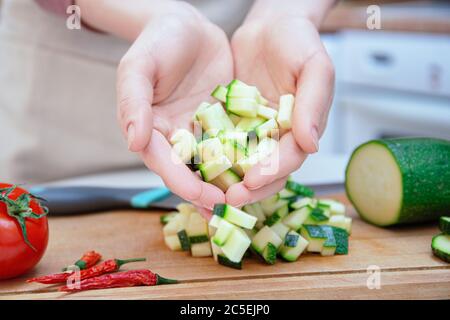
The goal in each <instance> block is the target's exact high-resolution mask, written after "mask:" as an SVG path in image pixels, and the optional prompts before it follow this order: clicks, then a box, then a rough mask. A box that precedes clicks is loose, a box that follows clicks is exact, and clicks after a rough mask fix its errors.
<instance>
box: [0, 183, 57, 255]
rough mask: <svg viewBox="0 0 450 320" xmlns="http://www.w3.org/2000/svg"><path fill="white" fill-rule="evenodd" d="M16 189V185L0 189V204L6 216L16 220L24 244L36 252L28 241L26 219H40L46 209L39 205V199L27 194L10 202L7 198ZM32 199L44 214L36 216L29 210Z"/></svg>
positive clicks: (46, 211) (46, 212) (45, 212)
mask: <svg viewBox="0 0 450 320" xmlns="http://www.w3.org/2000/svg"><path fill="white" fill-rule="evenodd" d="M16 188H17V185H13V186H11V187H9V188H2V189H0V202H3V203H5V205H6V210H7V212H8V215H9V216H10V217H13V218H15V219H16V220H17V223H18V224H19V226H20V229H21V231H22V235H23V238H24V241H25V243H26V244H27V245H28V246H29V247H30V248H31V249H32V250H33V251H36V248H35V247H34V246H33V245H32V244H31V243H30V241H29V239H28V235H27V226H26V218H31V219H41V218H43V217H45V216H46V215H47V214H48V209H47V208H46V207H44V206H41V205H40V203H39V199H38V198H37V197H35V196H33V195H31V194H29V193H23V194H21V195H20V196H19V197H18V198H17V199H15V200H12V199H11V198H9V197H8V196H9V195H10V194H11V193H13V192H14V190H15V189H16ZM32 199H33V200H35V201H37V202H38V204H39V205H40V207H41V208H42V209H43V211H44V213H42V214H38V213H36V212H33V210H32V209H31V208H30V201H31V200H32Z"/></svg>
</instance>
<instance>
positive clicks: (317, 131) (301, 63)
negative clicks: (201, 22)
mask: <svg viewBox="0 0 450 320" xmlns="http://www.w3.org/2000/svg"><path fill="white" fill-rule="evenodd" d="M285 3H286V4H288V7H287V8H280V2H276V4H275V2H272V3H271V1H270V0H268V1H260V3H259V6H258V4H257V5H256V6H257V8H256V9H255V8H254V9H253V10H252V12H251V13H250V14H249V17H248V18H247V20H246V22H245V23H244V25H243V26H242V27H241V28H239V29H238V30H237V31H236V33H235V34H234V36H233V39H232V51H233V57H234V63H235V76H236V78H238V79H240V80H242V81H244V82H246V83H249V84H252V85H255V86H257V87H258V88H259V89H260V91H261V92H262V94H263V96H265V97H266V98H268V100H269V101H270V102H271V103H272V104H274V105H275V104H278V99H279V96H280V95H282V94H286V93H292V94H294V95H295V96H296V100H295V107H294V111H293V127H292V131H290V132H288V133H286V134H285V135H283V136H282V137H281V139H280V143H279V152H278V154H277V155H272V156H271V161H278V164H279V167H278V170H276V173H274V174H269V175H267V174H266V175H263V174H261V168H262V165H261V164H259V165H256V166H255V167H253V168H252V169H251V170H250V171H249V172H248V173H247V174H246V175H245V178H244V181H243V182H241V183H239V184H236V185H235V186H232V187H231V188H230V189H229V190H228V191H227V194H226V199H227V202H228V203H230V204H232V205H243V204H245V203H251V202H255V201H258V200H260V199H262V198H265V197H267V196H270V195H271V194H273V193H275V192H277V191H279V190H280V189H282V188H283V186H284V184H285V181H286V179H287V176H288V175H289V174H290V173H291V172H293V171H295V170H296V169H298V168H299V167H300V166H301V164H302V163H303V161H304V160H305V159H306V156H307V153H313V152H316V151H318V148H319V147H318V140H319V137H320V136H321V135H322V133H323V131H324V130H325V126H326V122H327V117H328V111H329V108H330V105H331V102H332V98H333V87H334V69H333V65H332V63H331V61H330V59H329V57H328V55H327V53H326V51H325V48H324V47H323V45H322V43H321V41H320V37H319V34H318V31H317V27H316V25H315V24H314V23H313V22H312V21H313V20H314V19H312V18H311V17H307V16H305V15H302V14H295V9H296V7H295V6H296V5H297V4H298V3H302V2H301V1H300V2H299V1H286V2H283V4H285ZM268 4H275V6H273V7H270V8H269V7H268ZM304 4H305V2H303V3H302V5H304ZM262 6H264V8H263V9H262ZM277 6H278V7H277ZM281 7H282V6H281ZM286 9H287V10H286ZM300 9H301V8H300ZM280 10H281V12H279V11H280ZM269 17H271V18H270V19H269Z"/></svg>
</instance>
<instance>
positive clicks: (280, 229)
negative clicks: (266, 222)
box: [270, 221, 289, 239]
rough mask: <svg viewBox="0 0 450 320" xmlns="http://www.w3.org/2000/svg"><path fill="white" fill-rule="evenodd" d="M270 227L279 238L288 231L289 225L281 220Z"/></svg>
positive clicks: (282, 237)
mask: <svg viewBox="0 0 450 320" xmlns="http://www.w3.org/2000/svg"><path fill="white" fill-rule="evenodd" d="M270 229H272V230H273V231H274V232H275V233H276V234H277V235H278V236H279V237H280V238H281V239H284V238H285V237H286V234H287V233H288V232H289V227H288V226H286V225H285V224H284V223H283V222H281V221H280V222H277V223H275V224H274V225H272V226H271V227H270Z"/></svg>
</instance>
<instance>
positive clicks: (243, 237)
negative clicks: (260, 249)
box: [222, 228, 251, 263]
mask: <svg viewBox="0 0 450 320" xmlns="http://www.w3.org/2000/svg"><path fill="white" fill-rule="evenodd" d="M250 243H251V241H250V239H249V237H248V236H247V234H245V232H244V231H242V230H241V229H240V228H234V229H233V231H232V233H231V235H230V237H229V238H228V240H227V241H226V242H225V244H224V245H223V246H222V251H223V253H224V255H225V256H226V257H227V258H228V259H230V260H231V261H232V262H235V263H236V262H240V261H241V260H242V257H243V256H244V254H245V252H246V251H247V249H248V247H249V246H250Z"/></svg>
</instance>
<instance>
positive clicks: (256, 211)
mask: <svg viewBox="0 0 450 320" xmlns="http://www.w3.org/2000/svg"><path fill="white" fill-rule="evenodd" d="M255 205H258V203H255V204H247V205H245V206H244V207H243V208H242V209H243V210H244V211H245V212H247V213H248V214H250V215H252V216H254V217H256V219H257V220H256V224H255V227H256V228H257V229H258V230H259V229H261V228H262V227H263V226H264V220H266V216H265V215H264V213H263V212H262V209H261V207H256V206H255Z"/></svg>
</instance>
